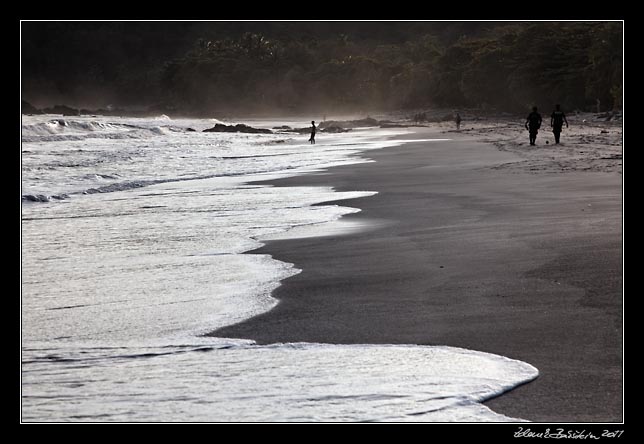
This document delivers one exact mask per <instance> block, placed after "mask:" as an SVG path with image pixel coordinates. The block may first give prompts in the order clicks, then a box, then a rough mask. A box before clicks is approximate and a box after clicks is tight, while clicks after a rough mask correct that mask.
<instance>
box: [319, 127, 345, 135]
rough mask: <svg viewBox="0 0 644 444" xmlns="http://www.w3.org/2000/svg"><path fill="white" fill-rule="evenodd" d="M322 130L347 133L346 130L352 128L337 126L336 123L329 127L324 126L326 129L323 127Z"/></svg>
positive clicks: (324, 131)
mask: <svg viewBox="0 0 644 444" xmlns="http://www.w3.org/2000/svg"><path fill="white" fill-rule="evenodd" d="M320 131H321V132H323V133H333V134H335V133H346V132H349V131H351V130H350V129H347V128H342V127H340V126H335V125H334V126H329V127H326V128H324V129H321V130H320Z"/></svg>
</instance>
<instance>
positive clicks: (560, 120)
mask: <svg viewBox="0 0 644 444" xmlns="http://www.w3.org/2000/svg"><path fill="white" fill-rule="evenodd" d="M564 122H565V123H566V128H568V120H567V119H566V115H565V114H564V112H563V111H562V110H561V105H555V110H554V111H553V112H552V114H551V115H550V126H551V127H552V132H553V134H554V135H555V143H559V136H561V129H562V128H563V124H564Z"/></svg>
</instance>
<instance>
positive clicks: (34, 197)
mask: <svg viewBox="0 0 644 444" xmlns="http://www.w3.org/2000/svg"><path fill="white" fill-rule="evenodd" d="M22 200H26V201H29V202H49V199H47V196H45V195H43V194H37V195H33V194H27V195H26V196H22Z"/></svg>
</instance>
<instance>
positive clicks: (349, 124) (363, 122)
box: [319, 117, 380, 128]
mask: <svg viewBox="0 0 644 444" xmlns="http://www.w3.org/2000/svg"><path fill="white" fill-rule="evenodd" d="M378 125H380V122H378V121H377V120H376V119H372V118H371V117H367V118H366V119H359V120H346V121H337V120H325V121H324V122H321V123H320V125H319V127H320V128H328V127H331V126H336V127H340V128H358V127H364V126H378Z"/></svg>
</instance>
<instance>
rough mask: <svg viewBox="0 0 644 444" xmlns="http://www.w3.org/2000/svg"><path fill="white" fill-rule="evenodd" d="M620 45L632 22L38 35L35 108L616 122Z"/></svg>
mask: <svg viewBox="0 0 644 444" xmlns="http://www.w3.org/2000/svg"><path fill="white" fill-rule="evenodd" d="M139 25H140V26H139ZM39 27H40V28H39ZM43 27H45V28H47V29H45V30H44V31H43V29H42V28H43ZM622 44H623V26H622V23H621V22H589V23H581V22H562V23H554V22H537V23H529V22H522V23H510V22H504V23H492V22H462V23H452V22H440V23H431V22H411V23H408V22H403V23H398V22H385V23H374V22H359V23H347V22H337V23H336V22H322V23H297V22H283V23H282V22H259V23H239V22H216V23H212V22H205V23H193V22H186V23H181V22H169V23H156V22H145V23H142V24H137V26H134V24H133V23H131V22H125V23H102V24H100V23H99V24H83V23H73V24H71V25H70V24H69V23H45V24H43V23H33V24H30V25H29V26H27V27H25V29H23V48H22V54H23V95H24V98H26V99H27V100H30V99H31V97H32V96H33V97H34V99H35V100H36V101H37V98H38V97H37V96H39V95H41V96H44V95H46V94H47V92H48V91H49V92H51V97H63V98H64V97H67V98H68V99H70V100H74V99H80V98H85V99H90V98H94V100H103V101H110V102H114V103H116V104H121V105H140V106H153V107H154V106H156V107H157V108H158V109H166V110H170V111H172V110H175V111H176V112H178V113H179V112H180V113H195V114H209V113H213V112H244V111H250V112H255V111H271V110H275V109H278V110H280V111H292V112H303V111H306V112H310V111H324V110H329V111H331V110H336V109H343V110H377V109H404V108H420V107H428V106H447V107H478V108H485V109H496V110H506V111H523V110H525V109H527V108H528V107H530V106H532V105H533V104H536V105H541V106H543V107H550V106H551V105H552V104H553V103H561V104H562V105H563V106H564V108H565V109H575V108H577V109H595V108H594V107H595V106H596V101H597V100H600V102H601V104H602V108H603V109H607V108H612V107H620V106H621V97H622V77H623V76H622V69H623V68H622V63H623V62H622V53H623V50H622ZM34 99H32V100H34ZM97 105H99V106H102V105H104V103H97Z"/></svg>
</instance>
